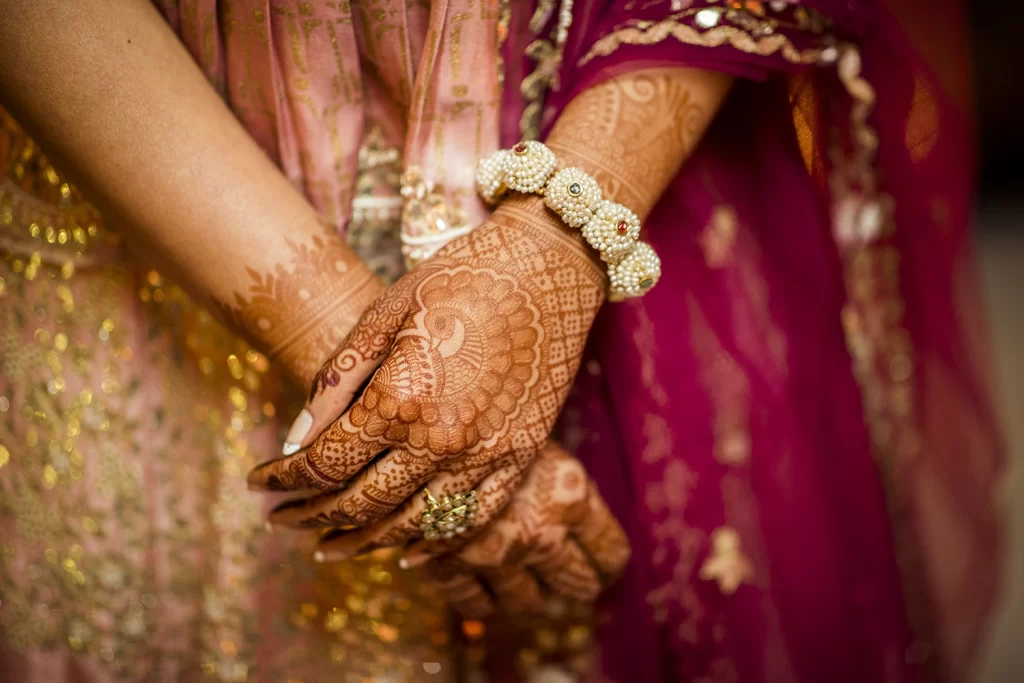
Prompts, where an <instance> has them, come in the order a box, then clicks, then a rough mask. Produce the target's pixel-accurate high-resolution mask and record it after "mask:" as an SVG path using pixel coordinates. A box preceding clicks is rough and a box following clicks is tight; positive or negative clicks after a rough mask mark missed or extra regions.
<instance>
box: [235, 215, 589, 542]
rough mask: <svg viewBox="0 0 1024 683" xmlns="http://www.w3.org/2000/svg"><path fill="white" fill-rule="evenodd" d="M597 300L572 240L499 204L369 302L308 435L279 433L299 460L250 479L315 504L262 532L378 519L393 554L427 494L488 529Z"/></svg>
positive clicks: (559, 397)
mask: <svg viewBox="0 0 1024 683" xmlns="http://www.w3.org/2000/svg"><path fill="white" fill-rule="evenodd" d="M604 287H605V275H604V273H603V271H602V269H601V268H600V267H599V266H598V265H597V263H595V261H594V257H593V255H592V254H591V253H590V252H589V251H588V250H587V249H586V247H585V246H584V245H583V244H582V243H581V241H580V239H579V234H578V233H572V232H569V231H568V230H567V229H566V228H564V227H563V226H562V225H561V223H560V222H559V221H558V218H557V217H556V216H554V214H551V213H550V212H548V211H547V209H545V208H544V206H543V204H542V203H540V201H539V200H538V199H537V198H517V199H514V200H510V201H508V202H507V203H506V204H505V205H503V206H502V207H501V208H500V209H499V210H498V211H496V212H495V214H494V215H493V216H492V218H491V219H490V220H489V221H488V222H487V223H485V224H484V225H482V226H481V227H479V228H477V229H476V230H475V231H473V232H472V233H470V234H468V235H466V236H464V237H462V238H459V239H458V240H455V241H453V242H452V243H451V244H450V245H448V246H447V247H446V248H445V249H444V250H442V251H441V252H439V254H438V255H437V256H436V257H435V258H434V259H432V260H431V261H429V262H428V263H425V264H423V265H422V266H421V267H419V268H417V269H416V270H414V271H412V272H411V273H409V274H408V275H406V276H405V277H404V278H402V279H401V280H400V281H399V282H398V283H396V284H395V285H394V286H393V287H392V288H391V289H389V290H388V291H387V292H386V293H385V294H384V296H383V297H381V298H380V299H378V300H377V301H376V302H375V303H374V304H372V305H371V306H370V308H369V309H368V310H367V312H366V313H365V315H364V316H363V318H362V319H361V320H360V322H359V323H358V324H357V325H356V327H355V328H354V329H353V331H352V332H351V333H350V334H349V336H348V338H347V339H346V341H345V342H343V344H342V345H341V347H340V348H339V350H338V351H337V352H336V354H335V355H334V357H333V358H331V360H329V361H328V363H327V364H326V365H325V366H324V368H323V369H322V370H321V372H320V374H319V375H318V376H317V379H316V380H315V382H314V387H313V391H312V394H311V397H310V401H309V403H308V405H307V409H306V411H305V416H306V417H305V424H303V423H302V421H301V419H300V422H299V426H298V428H299V429H300V430H302V431H304V432H306V434H299V435H298V436H296V435H294V434H292V435H290V437H292V438H296V440H298V441H299V442H300V444H301V446H303V447H302V448H301V449H300V450H298V451H297V452H294V453H292V454H290V455H287V456H286V457H284V458H281V459H279V460H276V461H273V462H270V463H267V464H265V465H263V466H261V467H260V468H258V469H256V470H255V471H253V472H252V473H251V474H250V477H249V481H250V484H251V485H252V486H254V487H256V488H263V489H273V490H304V489H305V490H308V489H319V490H325V491H328V493H326V494H322V495H320V496H316V497H313V498H310V499H308V500H305V501H297V502H291V503H288V504H286V505H284V506H281V507H279V508H278V509H277V510H275V511H274V512H273V513H272V515H271V522H272V523H274V524H283V525H289V526H341V527H351V526H366V525H368V524H371V523H374V522H376V521H378V520H380V519H382V518H384V517H385V516H387V515H391V519H389V521H388V533H387V535H386V537H381V538H378V539H376V541H375V542H376V543H378V544H380V545H392V544H395V543H399V542H402V541H404V540H407V539H409V538H414V537H417V536H418V535H419V532H420V519H419V515H420V512H421V511H422V509H423V502H422V500H421V499H420V497H419V496H414V495H413V494H415V493H416V492H417V491H418V490H419V489H420V488H422V487H423V486H425V485H427V486H429V487H430V489H431V491H433V493H434V494H435V495H444V494H453V493H459V492H466V491H469V490H470V489H476V490H477V493H478V496H479V498H480V510H479V511H478V522H477V523H478V524H479V525H483V524H486V523H487V521H488V520H489V519H491V518H493V516H494V515H495V514H496V513H497V512H498V511H500V510H501V509H502V508H503V507H504V506H505V504H506V503H507V502H508V500H509V498H510V497H511V495H512V494H513V493H514V491H515V488H516V486H517V485H518V483H519V481H520V480H521V479H522V477H523V474H524V473H525V471H526V469H527V466H528V465H529V463H530V462H531V461H532V460H533V459H534V458H535V457H536V455H537V453H538V452H539V451H540V450H541V448H542V447H543V444H544V443H545V441H546V439H547V437H548V434H549V433H550V431H551V428H552V426H553V425H554V422H555V420H556V418H557V417H558V413H559V411H560V410H561V407H562V404H563V402H564V401H565V398H566V395H567V394H568V391H569V388H570V386H571V384H572V381H573V378H574V376H575V374H576V370H577V368H578V366H579V362H580V356H581V354H582V351H583V346H584V343H585V341H586V337H587V333H588V331H589V329H590V325H591V322H592V321H593V318H594V316H595V314H596V313H597V310H598V308H599V307H600V305H601V303H602V302H603V300H604ZM378 366H379V367H378ZM375 370H376V371H375ZM374 371H375V372H374ZM371 373H373V375H372V378H371V379H370V381H369V383H368V384H367V385H366V388H365V389H364V390H363V392H362V394H361V395H359V396H358V398H356V400H355V402H354V403H352V405H351V407H349V403H350V402H351V401H352V399H353V397H354V396H356V394H357V392H358V390H359V388H360V386H361V385H362V384H363V383H364V381H365V380H366V379H367V377H369V376H370V375H371ZM346 408H347V410H346ZM342 413H343V414H342ZM339 414H341V417H340V418H338V417H337V416H338V415H339ZM321 431H322V433H321ZM353 477H354V479H353ZM346 484H348V486H347V488H345V489H343V490H340V491H339V490H338V489H339V488H340V487H342V486H344V485H346ZM410 497H411V498H410ZM435 545H436V546H437V547H438V550H439V551H440V550H443V548H444V547H445V545H444V544H442V543H437V544H435ZM351 550H352V552H355V551H356V550H359V549H357V548H352V549H351ZM363 550H365V549H363ZM336 554H337V553H336Z"/></svg>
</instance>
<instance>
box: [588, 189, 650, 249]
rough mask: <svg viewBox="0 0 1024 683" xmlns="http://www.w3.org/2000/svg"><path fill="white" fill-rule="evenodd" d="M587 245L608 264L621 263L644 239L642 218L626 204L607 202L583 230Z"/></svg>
mask: <svg viewBox="0 0 1024 683" xmlns="http://www.w3.org/2000/svg"><path fill="white" fill-rule="evenodd" d="M581 232H582V233H583V238H584V239H585V240H587V244H589V245H590V246H592V247H593V248H594V249H597V250H598V251H599V252H600V253H601V259H602V260H604V261H605V262H606V263H618V262H619V261H621V260H622V259H623V258H624V257H625V256H626V254H628V253H629V250H630V249H632V248H633V245H634V244H635V243H636V241H637V240H638V239H639V238H640V219H639V218H637V215H636V214H635V213H633V212H632V211H630V210H629V209H627V208H626V207H625V206H623V205H622V204H617V203H615V202H611V201H608V200H607V199H605V200H604V201H601V202H599V203H598V205H597V207H596V208H595V209H594V217H593V218H591V219H590V220H589V221H588V222H587V224H586V225H584V226H583V228H582V229H581Z"/></svg>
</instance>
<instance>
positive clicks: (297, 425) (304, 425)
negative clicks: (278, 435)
mask: <svg viewBox="0 0 1024 683" xmlns="http://www.w3.org/2000/svg"><path fill="white" fill-rule="evenodd" d="M312 426H313V414H312V413H310V412H309V411H308V410H306V409H305V408H303V409H302V412H301V413H299V416H298V417H297V418H295V422H292V426H291V428H290V429H289V430H288V436H286V437H285V438H284V446H282V447H281V454H282V455H291V454H292V453H295V452H296V451H297V450H299V449H300V448H302V442H303V440H304V439H305V438H306V435H307V434H309V430H310V428H311V427H312Z"/></svg>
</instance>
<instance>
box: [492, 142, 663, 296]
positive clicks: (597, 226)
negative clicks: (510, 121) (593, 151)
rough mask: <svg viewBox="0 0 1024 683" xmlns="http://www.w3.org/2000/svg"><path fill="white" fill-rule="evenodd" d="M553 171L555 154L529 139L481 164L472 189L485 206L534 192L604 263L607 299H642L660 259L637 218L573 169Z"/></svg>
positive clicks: (658, 273) (658, 274) (654, 279)
mask: <svg viewBox="0 0 1024 683" xmlns="http://www.w3.org/2000/svg"><path fill="white" fill-rule="evenodd" d="M556 168H558V160H557V159H555V153H554V152H552V151H551V150H550V149H548V147H547V145H545V144H544V143H542V142H537V141H534V140H530V141H526V142H520V143H518V144H517V145H515V146H514V147H512V149H500V150H498V151H497V152H494V153H492V154H490V155H489V156H487V157H485V158H483V159H481V160H480V163H479V164H478V165H477V169H476V189H477V192H479V193H480V196H481V197H482V198H483V199H484V201H485V202H487V203H488V204H492V205H493V204H497V203H498V202H499V201H501V198H502V197H503V196H504V195H505V193H506V192H508V191H510V190H511V191H515V192H523V193H527V194H539V195H542V196H543V197H544V203H545V204H547V206H548V208H550V209H551V210H552V211H554V212H555V213H557V214H558V215H559V216H560V217H561V219H562V220H563V221H564V222H565V223H566V225H568V226H570V227H573V228H579V229H580V232H581V233H582V234H583V238H584V239H585V240H586V241H587V244H589V245H590V246H591V247H593V248H594V249H596V250H597V251H598V253H600V254H601V260H602V261H604V262H605V263H607V264H608V298H609V299H611V300H612V301H621V300H623V299H629V298H632V297H637V296H643V295H644V294H646V293H647V290H649V289H650V288H651V287H653V286H654V285H655V284H657V282H658V278H660V277H661V260H660V259H659V258H658V255H657V254H656V253H655V251H654V249H653V248H652V247H651V245H649V244H647V243H646V242H641V241H640V239H639V237H640V219H639V218H638V217H637V215H636V214H635V213H633V212H632V211H630V210H629V209H627V208H626V207H625V206H623V205H622V204H617V203H615V202H612V201H608V200H607V199H603V198H602V197H601V188H600V187H599V186H598V184H597V181H596V180H594V179H593V178H592V177H590V176H589V175H587V174H586V173H584V172H583V171H581V170H580V169H578V168H563V169H560V170H556Z"/></svg>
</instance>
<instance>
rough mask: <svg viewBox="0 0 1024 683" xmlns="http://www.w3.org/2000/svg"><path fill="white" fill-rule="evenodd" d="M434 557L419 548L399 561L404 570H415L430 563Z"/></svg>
mask: <svg viewBox="0 0 1024 683" xmlns="http://www.w3.org/2000/svg"><path fill="white" fill-rule="evenodd" d="M431 557H432V555H430V553H426V552H424V551H422V550H420V549H419V548H413V549H412V550H409V551H408V552H406V553H405V557H403V558H402V559H401V560H399V561H398V566H399V567H401V568H402V569H413V568H414V567H419V566H420V565H424V564H426V563H427V562H429V561H430V558H431Z"/></svg>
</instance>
